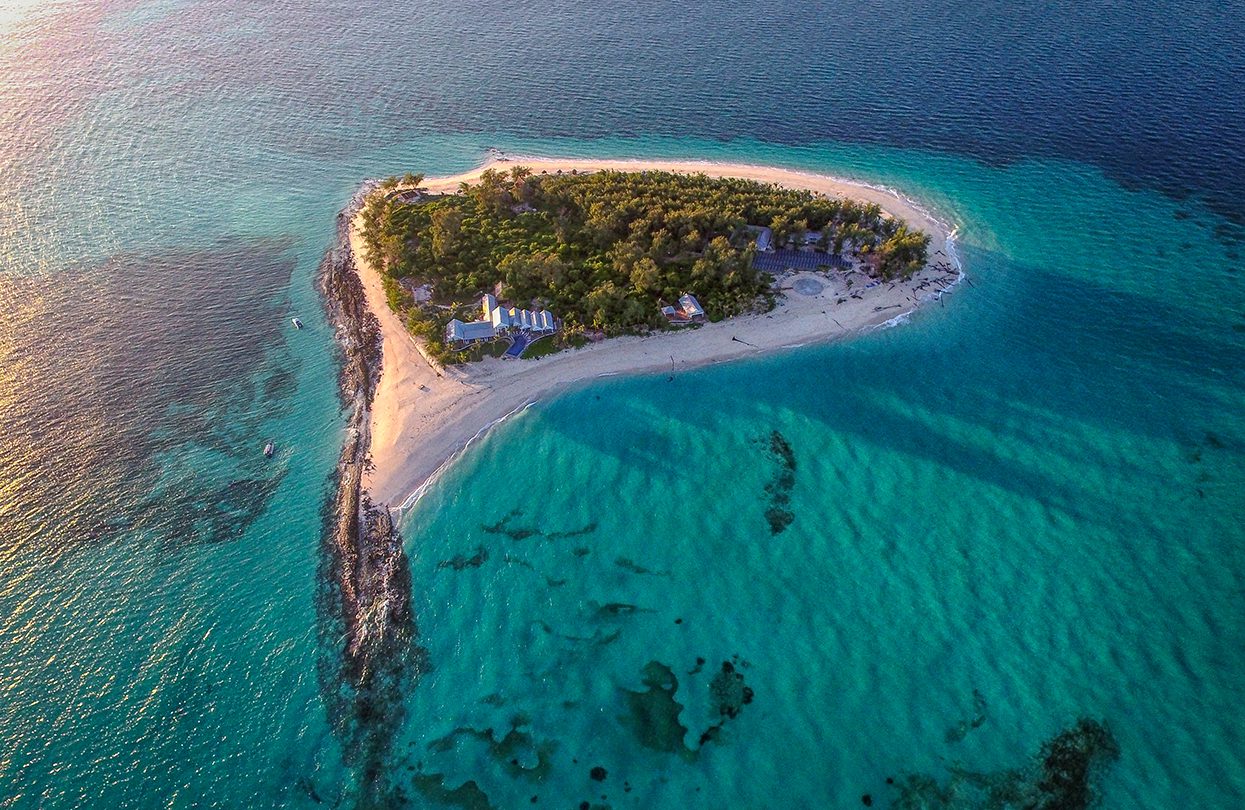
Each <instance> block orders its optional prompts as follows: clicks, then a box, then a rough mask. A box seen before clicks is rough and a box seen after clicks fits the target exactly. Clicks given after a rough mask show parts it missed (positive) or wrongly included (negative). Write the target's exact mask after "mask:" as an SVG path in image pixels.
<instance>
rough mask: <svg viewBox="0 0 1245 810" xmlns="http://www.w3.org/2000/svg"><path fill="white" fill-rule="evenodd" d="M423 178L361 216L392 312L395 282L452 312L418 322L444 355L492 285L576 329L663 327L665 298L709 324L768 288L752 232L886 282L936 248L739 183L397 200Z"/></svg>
mask: <svg viewBox="0 0 1245 810" xmlns="http://www.w3.org/2000/svg"><path fill="white" fill-rule="evenodd" d="M421 180H422V177H420V176H419V175H413V176H408V177H406V178H403V179H402V181H398V180H396V179H395V180H393V182H391V183H389V184H388V185H383V186H382V193H378V194H375V195H373V196H372V197H371V198H370V199H369V201H368V203H367V205H366V206H365V208H364V215H363V235H364V239H365V242H366V245H367V251H368V259H369V260H370V261H371V262H372V263H373V266H375V267H378V268H380V269H381V270H382V272H383V273H384V275H385V276H386V282H387V285H388V289H389V294H390V303H391V304H393V305H394V306H395V307H397V308H404V296H403V294H402V293H401V289H400V287H399V285H398V283H397V282H398V280H407V279H409V280H410V281H412V282H414V283H417V284H431V285H432V286H433V288H434V290H435V293H436V300H437V301H438V302H440V303H441V304H442V307H441V308H440V309H438V308H437V307H429V308H427V309H425V310H418V309H414V308H412V309H411V311H410V320H411V325H412V329H413V330H414V331H416V332H417V333H419V334H421V335H423V336H425V337H427V338H428V339H429V342H430V344H433V345H432V346H431V348H432V349H433V350H434V351H436V352H438V353H444V352H445V351H446V349H445V347H444V346H442V345H440V328H441V326H443V324H444V322H445V321H448V320H449V318H450V317H451V316H452V315H453V314H459V315H460V317H462V316H466V319H467V320H470V319H471V317H473V316H472V315H471V314H470V309H471V308H474V307H477V306H478V300H479V296H480V295H481V294H482V293H484V292H491V291H493V290H494V289H498V290H499V292H500V297H501V298H502V299H504V300H508V301H511V302H513V303H515V304H518V305H520V306H537V307H544V308H548V309H550V310H552V311H554V312H555V313H556V314H557V316H558V317H560V318H562V319H563V320H564V321H565V323H566V324H567V325H568V326H570V327H572V328H575V327H584V328H595V329H600V330H603V331H605V332H606V333H611V334H614V333H621V332H629V331H637V330H644V329H649V328H661V327H663V326H664V325H665V321H664V319H663V318H662V317H661V314H660V310H659V303H660V302H673V301H674V300H675V299H677V298H678V297H679V295H681V294H682V293H684V292H692V293H694V294H695V295H696V296H697V298H698V299H699V300H700V302H701V304H702V305H703V306H704V308H705V310H706V312H707V313H708V314H709V316H710V317H711V318H714V319H717V318H723V317H728V316H731V315H735V314H738V313H741V312H744V311H746V310H748V309H750V308H753V307H756V306H758V304H759V303H761V302H764V301H765V300H766V299H767V297H768V295H769V289H770V287H769V281H770V279H769V278H768V277H767V276H766V275H765V274H763V273H760V272H758V271H757V270H755V269H754V268H753V266H752V259H753V256H754V251H755V246H754V244H753V239H754V236H755V232H754V231H751V230H749V228H748V226H769V227H771V228H772V229H773V230H774V240H775V243H776V244H778V245H783V244H786V243H787V242H788V240H792V241H793V243H794V244H802V241H803V238H804V235H805V234H806V233H808V232H809V231H820V232H821V234H822V235H821V240H820V246H821V247H822V249H829V250H833V251H834V252H840V251H843V250H845V249H848V250H852V251H855V252H856V253H858V254H861V255H866V254H868V255H872V257H873V259H872V263H871V266H872V267H873V268H874V271H875V272H877V273H878V274H879V275H881V276H883V277H885V278H894V277H899V276H906V275H911V273H912V272H913V271H915V270H917V269H919V268H920V267H921V266H923V265H924V262H925V253H926V248H927V245H928V242H929V238H928V237H927V236H925V235H924V234H921V233H916V232H911V231H909V230H907V227H906V226H905V225H904V223H902V222H900V221H898V220H894V219H890V218H888V217H885V216H884V215H883V214H882V212H881V209H880V208H879V207H878V206H876V205H872V204H865V203H859V202H855V201H851V200H839V199H832V198H828V197H823V196H820V195H817V194H813V193H812V192H808V191H799V190H794V189H788V188H783V187H780V186H776V185H765V184H762V183H758V182H755V181H750V180H741V179H734V178H722V179H717V178H709V177H706V176H704V175H692V176H688V175H678V174H672V173H668V172H617V171H602V172H595V173H591V174H575V173H570V174H553V175H550V174H540V175H534V174H532V172H531V171H530V170H529V169H526V168H524V167H521V166H515V167H514V168H512V169H511V170H510V171H508V172H497V171H494V170H489V171H486V172H484V174H483V176H482V177H481V178H480V180H479V182H478V183H475V184H473V185H470V186H468V185H465V184H464V185H463V186H462V187H461V188H460V189H459V193H458V194H452V195H425V196H420V197H418V198H417V199H411V198H410V197H409V196H406V195H399V194H395V193H393V190H394V189H396V188H399V187H404V188H409V187H411V186H413V185H418V182H419V181H421ZM404 200H408V201H404ZM447 305H449V306H450V307H451V308H450V309H448V310H447V309H446V308H445V307H446V306H447ZM453 305H459V307H458V309H457V310H456V309H455V308H454V306H453Z"/></svg>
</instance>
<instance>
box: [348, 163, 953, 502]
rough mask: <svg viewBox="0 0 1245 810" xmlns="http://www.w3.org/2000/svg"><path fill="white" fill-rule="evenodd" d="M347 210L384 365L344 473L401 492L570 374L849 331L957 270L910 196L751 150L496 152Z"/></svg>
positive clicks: (894, 312) (409, 498) (667, 362)
mask: <svg viewBox="0 0 1245 810" xmlns="http://www.w3.org/2000/svg"><path fill="white" fill-rule="evenodd" d="M348 219H349V222H348V225H347V227H346V230H347V231H348V238H349V252H350V254H352V257H353V261H354V264H355V266H356V267H357V272H358V277H359V279H360V280H361V282H362V292H363V296H364V297H365V300H366V307H367V309H368V310H369V311H370V313H371V315H373V316H374V317H375V319H376V322H377V327H378V330H379V335H380V339H379V343H380V349H379V353H380V354H381V358H380V363H379V365H380V369H383V371H380V372H379V373H378V374H376V376H375V380H374V383H375V390H374V391H371V392H370V397H369V407H368V409H367V420H368V424H367V426H366V427H365V428H364V430H365V432H366V435H367V437H368V459H369V461H368V463H367V464H366V465H364V469H363V470H362V472H361V475H362V482H361V483H362V486H363V489H364V490H365V491H366V493H367V494H368V495H370V497H371V499H372V500H373V501H375V502H376V503H381V504H387V505H388V506H390V507H393V508H398V509H400V508H402V507H404V506H410V505H411V504H412V503H413V502H414V501H415V500H416V499H417V498H418V496H419V494H420V493H421V492H422V491H423V488H424V487H426V486H427V485H428V483H429V482H430V481H431V480H433V479H434V478H435V477H436V475H437V473H438V471H439V470H441V469H442V468H443V467H444V466H445V465H446V464H447V463H448V462H449V461H450V460H451V459H452V458H453V457H454V456H455V455H456V454H457V453H459V452H460V451H462V449H463V448H464V447H466V446H467V445H468V444H469V443H470V442H471V441H472V440H473V439H474V438H475V437H477V436H480V435H482V434H483V433H484V432H485V431H486V430H487V429H488V428H490V427H491V426H493V425H495V424H496V423H497V422H498V421H500V420H502V419H504V418H506V417H507V416H509V415H511V414H513V413H515V412H517V411H520V410H522V409H523V408H524V407H526V406H527V405H529V404H531V403H532V402H534V401H536V400H538V399H540V398H541V397H543V396H546V395H547V394H549V393H551V392H553V391H556V390H559V389H562V388H565V387H566V386H568V385H570V384H572V383H575V382H578V381H583V380H590V379H593V378H597V377H604V376H611V375H616V374H626V373H638V372H658V371H659V372H661V373H664V374H677V373H679V372H681V371H684V370H686V369H689V368H693V367H696V366H699V365H703V364H706V363H713V362H719V361H724V360H729V359H733V358H739V357H745V356H749V355H754V354H757V353H760V352H767V351H774V350H779V349H790V348H795V347H798V346H802V345H806V344H809V343H814V342H821V341H827V340H832V339H836V338H840V337H844V336H847V335H851V334H855V333H858V332H861V331H863V330H867V329H871V328H876V327H878V326H880V325H883V324H886V323H889V322H898V319H901V318H902V317H903V316H905V315H906V314H907V313H909V312H911V311H912V310H913V309H915V308H916V307H917V306H919V305H920V304H921V303H922V302H924V301H927V300H933V299H934V298H936V297H937V296H939V295H941V294H942V292H943V291H945V290H947V289H949V288H950V287H951V286H952V285H954V284H955V283H956V282H957V281H958V279H959V278H960V270H959V266H958V263H957V261H956V260H955V255H954V249H953V242H952V232H951V229H950V228H949V227H948V226H946V225H944V224H943V223H941V222H939V221H937V220H936V219H935V218H934V217H933V216H932V215H930V214H929V213H928V212H926V211H924V210H922V209H921V208H920V207H918V206H917V205H916V204H914V203H913V202H911V201H909V200H907V199H905V198H903V197H901V196H899V195H898V194H896V193H894V192H892V191H890V190H886V189H880V188H874V187H870V186H866V185H864V184H858V183H852V182H848V181H844V180H839V179H834V178H830V177H825V176H821V175H815V174H807V173H801V172H796V171H791V170H784V169H775V168H769V167H759V166H747V165H736V164H717V163H701V162H672V161H623V160H586V159H535V158H534V159H527V158H524V159H521V160H519V159H512V160H505V159H494V160H492V161H490V162H488V163H486V164H484V165H483V166H481V167H479V168H477V169H475V170H473V171H470V172H467V173H464V174H461V175H456V176H452V177H442V178H424V177H421V176H418V175H408V176H407V177H405V178H391V179H390V180H388V181H384V182H380V183H373V184H372V185H371V186H369V187H368V188H367V189H366V190H365V191H364V192H361V193H360V195H359V197H358V199H357V200H356V205H355V206H354V207H353V209H351V210H350V211H349V217H348Z"/></svg>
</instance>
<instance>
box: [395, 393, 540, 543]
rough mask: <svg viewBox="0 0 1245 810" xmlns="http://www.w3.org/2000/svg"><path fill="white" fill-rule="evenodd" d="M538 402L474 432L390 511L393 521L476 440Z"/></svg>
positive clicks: (526, 403)
mask: <svg viewBox="0 0 1245 810" xmlns="http://www.w3.org/2000/svg"><path fill="white" fill-rule="evenodd" d="M538 401H539V400H535V399H533V400H529V401H528V402H525V403H523V404H522V405H520V406H519V407H517V408H515V409H514V410H512V411H510V412H509V413H507V414H505V415H504V416H501V417H499V418H497V419H494V420H493V421H492V422H489V423H488V424H487V425H485V426H484V427H482V428H480V429H479V430H477V431H476V432H475V435H474V436H472V437H471V438H470V439H468V440H467V441H466V442H465V443H464V444H463V446H462V447H460V448H458V450H456V451H454V453H453V454H452V455H451V456H450V457H449V458H447V459H446V460H445V461H443V462H441V466H439V467H437V468H436V469H435V470H433V471H432V474H431V475H429V476H428V477H427V478H425V479H424V482H423V483H422V484H420V485H419V486H418V487H416V489H415V491H414V492H412V493H411V494H410V495H407V496H406V499H405V500H404V501H402V503H401V505H399V506H398V507H397V508H395V509H392V510H391V511H392V512H393V513H394V519H395V521H400V520H401V519H402V516H403V515H404V514H406V512H407V510H408V509H410V508H411V507H413V506H414V505H415V504H416V503H418V502H419V499H420V498H422V497H424V495H425V494H426V493H427V492H428V489H429V488H430V487H431V486H432V485H433V484H434V483H436V482H437V480H438V479H440V477H441V476H442V475H443V474H444V473H445V471H446V470H448V469H449V468H450V465H452V464H453V463H454V462H455V461H457V460H458V458H459V457H460V456H462V454H463V453H465V452H467V448H468V447H470V446H471V445H472V444H473V443H474V442H475V441H476V440H477V439H480V438H482V437H483V436H484V434H486V433H488V432H489V431H490V430H492V429H493V428H494V427H496V426H497V425H500V424H501V423H502V422H505V421H506V420H507V419H509V418H510V417H512V416H515V415H517V414H521V413H523V412H524V411H526V410H527V409H528V408H530V407H532V406H533V405H535V404H536V403H537V402H538Z"/></svg>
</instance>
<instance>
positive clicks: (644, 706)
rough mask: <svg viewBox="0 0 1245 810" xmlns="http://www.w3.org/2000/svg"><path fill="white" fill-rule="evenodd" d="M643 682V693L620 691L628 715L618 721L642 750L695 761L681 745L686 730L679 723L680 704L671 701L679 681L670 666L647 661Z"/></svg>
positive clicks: (627, 690)
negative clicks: (637, 741)
mask: <svg viewBox="0 0 1245 810" xmlns="http://www.w3.org/2000/svg"><path fill="white" fill-rule="evenodd" d="M643 683H644V686H645V687H646V688H645V689H644V691H642V692H633V691H631V690H629V689H624V690H623V693H624V695H625V697H626V703H627V709H628V713H627V714H626V715H624V716H622V717H620V718H619V720H620V721H621V722H622V723H623V725H625V726H627V727H628V728H630V729H631V730H632V731H633V732H634V733H635V735H636V738H637V739H638V740H639V741H640V745H642V746H644V747H645V748H651V749H652V750H654V751H662V752H665V753H671V754H673V753H678V754H680V755H682V756H683V757H685V758H687V759H693V758H695V752H694V751H692V750H691V749H689V748H688V747H687V746H686V745H685V744H684V742H683V738H684V736H685V735H686V734H687V727H686V726H684V725H683V724H682V723H681V722H680V721H679V715H680V714H681V713H682V712H683V704H681V703H679V702H678V701H677V700H675V699H674V694H675V692H677V691H678V689H679V679H678V678H676V677H675V675H674V672H673V671H672V670H671V669H670V667H668V666H666V665H665V664H663V663H661V662H660V661H649V662H648V663H647V664H645V665H644V679H643Z"/></svg>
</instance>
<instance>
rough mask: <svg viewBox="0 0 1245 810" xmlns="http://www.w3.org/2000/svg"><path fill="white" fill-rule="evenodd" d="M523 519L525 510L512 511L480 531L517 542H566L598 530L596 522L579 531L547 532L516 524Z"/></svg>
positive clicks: (484, 524)
mask: <svg viewBox="0 0 1245 810" xmlns="http://www.w3.org/2000/svg"><path fill="white" fill-rule="evenodd" d="M521 517H523V510H521V509H511V510H510V511H509V512H507V513H506V514H505V515H503V516H502V517H501V519H500V520H498V521H497V522H496V523H492V524H489V523H483V524H481V525H480V529H481V530H482V531H484V532H485V533H486V534H500V535H504V536H505V537H509V538H510V539H511V540H513V541H515V542H519V541H522V540H527V539H529V538H532V537H537V538H544V539H545V540H565V539H567V538H570V537H582V536H584V535H588V534H592V533H593V532H595V531H596V530H597V524H596V522H592V523H589V524H587V525H585V526H581V527H579V528H578V529H564V530H561V531H552V532H547V531H544V530H542V529H540V528H538V527H535V526H524V525H521V524H518V523H516V521H517V520H518V519H519V518H521Z"/></svg>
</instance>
